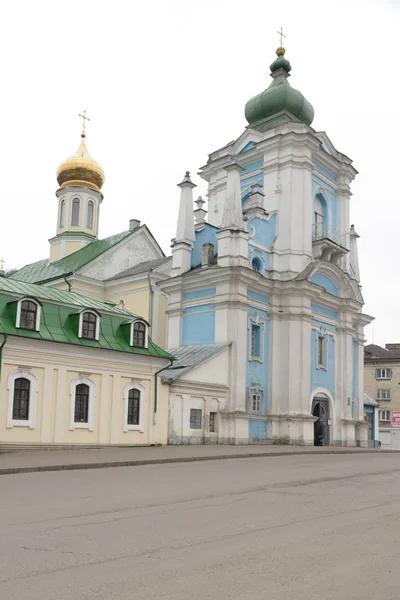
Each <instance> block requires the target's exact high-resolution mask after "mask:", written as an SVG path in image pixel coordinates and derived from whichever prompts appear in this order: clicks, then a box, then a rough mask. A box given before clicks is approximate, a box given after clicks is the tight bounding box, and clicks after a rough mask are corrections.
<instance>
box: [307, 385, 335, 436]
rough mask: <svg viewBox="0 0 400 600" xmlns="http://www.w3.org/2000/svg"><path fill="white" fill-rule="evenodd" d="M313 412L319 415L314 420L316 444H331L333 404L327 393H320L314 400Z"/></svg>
mask: <svg viewBox="0 0 400 600" xmlns="http://www.w3.org/2000/svg"><path fill="white" fill-rule="evenodd" d="M311 413H312V415H313V417H317V420H316V421H315V422H314V446H330V444H331V428H332V426H331V421H332V417H331V405H330V401H329V398H328V396H327V395H326V394H321V393H318V394H316V395H315V396H314V398H313V400H312V407H311Z"/></svg>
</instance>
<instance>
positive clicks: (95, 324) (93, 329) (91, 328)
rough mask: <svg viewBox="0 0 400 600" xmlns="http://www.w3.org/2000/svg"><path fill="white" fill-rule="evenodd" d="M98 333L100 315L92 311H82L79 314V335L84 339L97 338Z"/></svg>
mask: <svg viewBox="0 0 400 600" xmlns="http://www.w3.org/2000/svg"><path fill="white" fill-rule="evenodd" d="M99 333H100V317H99V315H97V314H96V313H94V312H91V311H88V310H86V311H84V312H83V313H81V315H80V322H79V337H80V338H83V339H85V340H98V339H99Z"/></svg>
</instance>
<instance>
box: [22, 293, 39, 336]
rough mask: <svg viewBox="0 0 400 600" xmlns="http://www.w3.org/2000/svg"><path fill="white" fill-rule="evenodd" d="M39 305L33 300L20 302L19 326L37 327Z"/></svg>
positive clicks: (24, 327)
mask: <svg viewBox="0 0 400 600" xmlns="http://www.w3.org/2000/svg"><path fill="white" fill-rule="evenodd" d="M37 316H38V305H37V304H36V302H33V300H23V301H22V302H21V304H20V317H19V325H18V326H19V327H21V328H22V329H31V330H33V331H35V329H37Z"/></svg>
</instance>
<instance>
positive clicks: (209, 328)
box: [182, 304, 215, 346]
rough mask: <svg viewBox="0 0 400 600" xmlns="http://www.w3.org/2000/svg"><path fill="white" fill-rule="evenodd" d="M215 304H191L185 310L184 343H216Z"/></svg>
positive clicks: (187, 344) (186, 344)
mask: <svg viewBox="0 0 400 600" xmlns="http://www.w3.org/2000/svg"><path fill="white" fill-rule="evenodd" d="M214 342H215V304H202V305H199V306H191V307H190V308H185V310H184V311H183V328H182V344H183V345H184V346H189V345H192V344H196V345H197V344H214Z"/></svg>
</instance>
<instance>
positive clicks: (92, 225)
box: [86, 198, 94, 229]
mask: <svg viewBox="0 0 400 600" xmlns="http://www.w3.org/2000/svg"><path fill="white" fill-rule="evenodd" d="M90 207H92V208H91V211H92V214H91V224H89V215H90ZM93 227H94V202H93V200H92V199H91V198H90V199H89V200H88V203H87V209H86V229H93Z"/></svg>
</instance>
